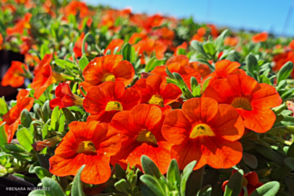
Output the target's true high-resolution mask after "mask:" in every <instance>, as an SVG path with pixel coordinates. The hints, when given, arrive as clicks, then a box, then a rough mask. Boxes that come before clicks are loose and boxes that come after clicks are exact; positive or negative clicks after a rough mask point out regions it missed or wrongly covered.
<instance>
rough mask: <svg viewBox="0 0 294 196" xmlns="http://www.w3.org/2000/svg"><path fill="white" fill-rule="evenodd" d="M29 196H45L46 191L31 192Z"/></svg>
mask: <svg viewBox="0 0 294 196" xmlns="http://www.w3.org/2000/svg"><path fill="white" fill-rule="evenodd" d="M29 196H45V190H42V189H37V190H33V191H32V192H30V194H29Z"/></svg>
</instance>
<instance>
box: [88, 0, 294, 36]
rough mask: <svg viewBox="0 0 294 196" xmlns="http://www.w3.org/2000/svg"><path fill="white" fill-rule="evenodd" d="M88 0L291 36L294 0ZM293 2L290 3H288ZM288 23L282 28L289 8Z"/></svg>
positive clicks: (293, 25) (293, 33) (292, 33)
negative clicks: (290, 10)
mask: <svg viewBox="0 0 294 196" xmlns="http://www.w3.org/2000/svg"><path fill="white" fill-rule="evenodd" d="M84 1H86V2H87V3H89V4H92V5H97V4H103V5H110V6H111V7H113V8H117V9H122V8H126V7H131V8H132V11H133V12H135V13H136V12H139V13H142V12H145V13H148V14H154V13H161V14H164V15H169V16H175V17H177V18H183V17H185V18H187V17H190V16H193V18H194V21H196V22H200V23H201V22H205V23H213V24H216V25H217V26H220V27H223V26H227V27H232V28H234V29H240V28H243V29H247V30H250V29H252V30H256V31H267V32H271V33H275V34H277V35H282V34H283V35H287V36H294V0H246V1H245V0H242V1H240V0H178V1H175V0H84ZM291 3H292V4H291ZM290 6H292V12H291V14H290V17H288V18H289V19H288V25H287V26H286V28H284V23H285V20H286V18H287V14H288V10H289V8H290ZM283 29H284V30H283Z"/></svg>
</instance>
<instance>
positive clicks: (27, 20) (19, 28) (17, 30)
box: [6, 13, 32, 35]
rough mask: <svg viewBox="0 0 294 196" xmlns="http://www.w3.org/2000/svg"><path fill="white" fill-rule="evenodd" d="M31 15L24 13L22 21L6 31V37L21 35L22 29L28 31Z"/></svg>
mask: <svg viewBox="0 0 294 196" xmlns="http://www.w3.org/2000/svg"><path fill="white" fill-rule="evenodd" d="M31 17H32V14H31V13H26V14H25V16H24V19H21V20H19V21H18V22H17V23H16V24H15V25H14V27H8V28H7V29H6V33H7V35H13V34H15V33H19V34H23V31H24V29H30V28H31V25H30V20H31Z"/></svg>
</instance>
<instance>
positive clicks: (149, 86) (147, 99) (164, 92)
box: [132, 74, 182, 107]
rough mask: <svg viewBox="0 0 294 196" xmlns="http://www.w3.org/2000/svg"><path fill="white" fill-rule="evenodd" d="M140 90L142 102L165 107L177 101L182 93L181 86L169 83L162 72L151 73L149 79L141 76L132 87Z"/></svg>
mask: <svg viewBox="0 0 294 196" xmlns="http://www.w3.org/2000/svg"><path fill="white" fill-rule="evenodd" d="M132 88H134V89H135V90H136V91H138V92H139V94H140V96H141V103H149V104H155V105H158V106H160V107H164V106H166V105H168V104H171V103H173V102H174V101H176V100H177V99H178V98H179V97H180V96H181V94H182V91H181V89H180V88H179V87H177V86H176V85H174V84H167V83H166V78H165V77H164V76H162V75H161V74H156V75H151V76H149V77H148V78H147V79H146V78H141V79H140V80H138V81H137V82H136V84H135V85H134V86H133V87H132Z"/></svg>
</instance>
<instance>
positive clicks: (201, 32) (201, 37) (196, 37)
mask: <svg viewBox="0 0 294 196" xmlns="http://www.w3.org/2000/svg"><path fill="white" fill-rule="evenodd" d="M205 34H206V30H205V28H204V27H200V28H199V29H198V30H197V33H196V34H195V35H193V37H192V39H191V41H193V40H196V41H199V42H203V40H204V35H205ZM191 41H190V44H191Z"/></svg>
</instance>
